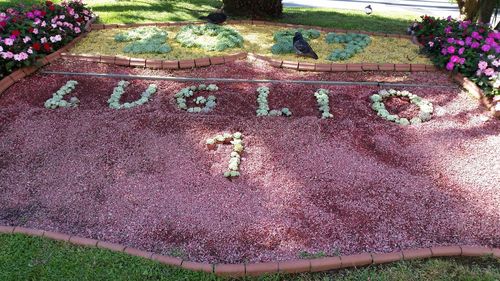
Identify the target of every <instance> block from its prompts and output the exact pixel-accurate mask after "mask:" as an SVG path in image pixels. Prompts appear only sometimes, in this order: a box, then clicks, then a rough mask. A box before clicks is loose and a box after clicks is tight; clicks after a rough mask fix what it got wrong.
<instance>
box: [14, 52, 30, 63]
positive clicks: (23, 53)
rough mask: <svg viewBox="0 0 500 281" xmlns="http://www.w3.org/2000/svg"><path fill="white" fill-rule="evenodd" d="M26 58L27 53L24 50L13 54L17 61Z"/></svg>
mask: <svg viewBox="0 0 500 281" xmlns="http://www.w3.org/2000/svg"><path fill="white" fill-rule="evenodd" d="M27 58H28V54H26V53H25V52H22V53H19V54H17V55H14V60H17V61H23V60H26V59H27Z"/></svg>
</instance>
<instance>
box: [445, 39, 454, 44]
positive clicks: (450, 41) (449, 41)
mask: <svg viewBox="0 0 500 281" xmlns="http://www.w3.org/2000/svg"><path fill="white" fill-rule="evenodd" d="M446 42H448V43H450V44H453V43H455V39H453V38H448V39H447V40H446Z"/></svg>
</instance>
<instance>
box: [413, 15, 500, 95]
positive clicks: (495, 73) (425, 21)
mask: <svg viewBox="0 0 500 281" xmlns="http://www.w3.org/2000/svg"><path fill="white" fill-rule="evenodd" d="M410 31H412V32H413V33H414V35H415V36H417V39H418V41H419V42H420V44H422V45H423V47H424V50H425V51H426V52H427V53H429V54H430V55H431V56H432V57H433V60H434V62H435V63H436V65H437V66H439V67H442V68H445V69H447V70H448V71H458V72H460V73H463V74H464V75H465V76H467V77H469V78H470V79H471V80H472V81H474V82H476V84H477V85H478V86H480V87H481V88H482V89H483V90H484V91H485V93H486V94H487V95H500V92H499V86H500V76H499V66H500V60H499V55H498V54H499V53H500V32H498V31H496V30H492V29H491V28H490V27H489V26H488V25H486V24H477V23H471V21H460V20H455V19H452V18H451V17H448V18H446V19H438V18H434V17H429V16H422V21H421V22H419V23H414V24H413V25H412V27H411V28H410Z"/></svg>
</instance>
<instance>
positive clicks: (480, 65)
mask: <svg viewBox="0 0 500 281" xmlns="http://www.w3.org/2000/svg"><path fill="white" fill-rule="evenodd" d="M477 67H478V68H479V69H480V70H485V69H486V68H487V67H488V63H487V62H485V61H484V60H482V61H480V62H479V63H478V64H477Z"/></svg>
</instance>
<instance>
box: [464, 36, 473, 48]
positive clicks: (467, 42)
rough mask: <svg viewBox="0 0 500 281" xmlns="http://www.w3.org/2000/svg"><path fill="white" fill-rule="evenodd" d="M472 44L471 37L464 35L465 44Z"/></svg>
mask: <svg viewBox="0 0 500 281" xmlns="http://www.w3.org/2000/svg"><path fill="white" fill-rule="evenodd" d="M470 44H472V37H466V38H465V45H467V46H470Z"/></svg>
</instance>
